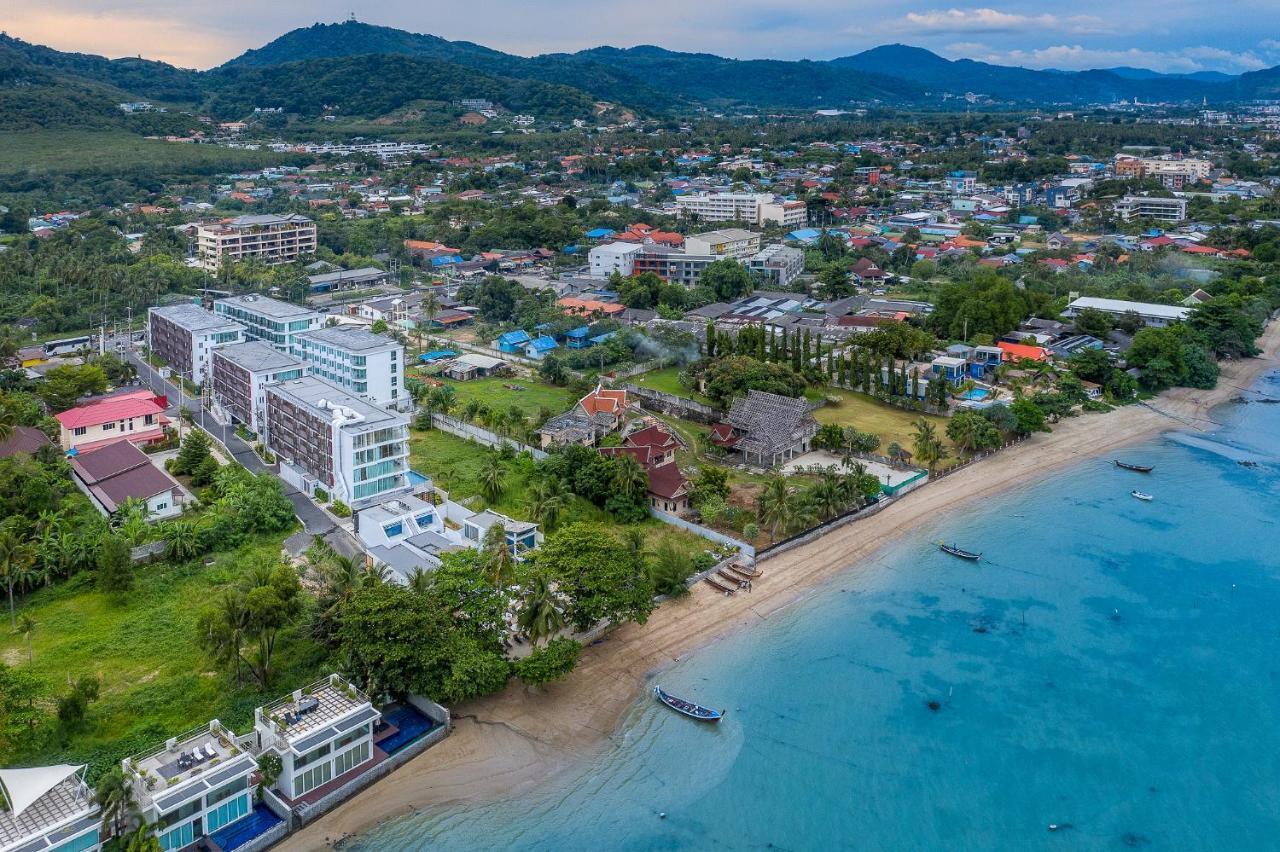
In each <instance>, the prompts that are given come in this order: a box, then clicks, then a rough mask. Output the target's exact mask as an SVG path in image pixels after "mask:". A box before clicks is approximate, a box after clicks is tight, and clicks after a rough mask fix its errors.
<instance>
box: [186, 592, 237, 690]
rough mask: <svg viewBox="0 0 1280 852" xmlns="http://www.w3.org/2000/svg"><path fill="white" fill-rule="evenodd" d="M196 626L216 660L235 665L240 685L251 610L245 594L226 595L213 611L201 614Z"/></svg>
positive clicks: (203, 642) (205, 645)
mask: <svg viewBox="0 0 1280 852" xmlns="http://www.w3.org/2000/svg"><path fill="white" fill-rule="evenodd" d="M196 626H197V628H198V630H199V635H200V641H201V643H202V644H203V645H204V647H205V650H207V651H208V652H209V653H210V654H211V655H212V656H213V657H214V659H216V660H218V661H219V662H221V663H230V662H235V664H236V683H237V684H239V683H240V681H241V664H242V663H243V662H244V655H243V653H242V649H243V648H244V643H245V641H246V640H247V639H248V636H249V611H248V609H247V608H246V607H245V601H244V594H243V593H242V592H240V591H238V590H235V589H230V590H227V591H225V592H223V593H222V597H221V598H219V599H218V601H217V603H216V605H215V606H214V607H213V608H212V609H209V610H205V611H204V612H203V613H201V615H200V618H199V620H198V621H197V622H196Z"/></svg>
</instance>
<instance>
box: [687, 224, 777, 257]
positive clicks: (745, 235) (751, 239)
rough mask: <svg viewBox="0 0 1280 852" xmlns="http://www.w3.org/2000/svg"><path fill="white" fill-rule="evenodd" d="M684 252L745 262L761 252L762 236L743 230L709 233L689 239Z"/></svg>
mask: <svg viewBox="0 0 1280 852" xmlns="http://www.w3.org/2000/svg"><path fill="white" fill-rule="evenodd" d="M684 250H685V251H687V252H688V253H689V254H694V255H698V254H707V255H711V256H712V257H714V258H716V259H717V260H718V259H720V258H723V257H731V258H734V259H735V260H744V259H746V258H748V257H751V255H753V254H755V253H756V252H758V251H760V235H759V234H757V233H755V232H754V231H744V230H743V229H741V228H724V229H722V230H719V231H707V232H706V233H704V234H694V235H692V236H690V237H687V238H686V239H685V241H684Z"/></svg>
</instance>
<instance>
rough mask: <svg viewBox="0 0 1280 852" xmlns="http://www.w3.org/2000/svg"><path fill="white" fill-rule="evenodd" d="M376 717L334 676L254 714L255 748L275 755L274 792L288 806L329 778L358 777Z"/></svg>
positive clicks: (369, 756)
mask: <svg viewBox="0 0 1280 852" xmlns="http://www.w3.org/2000/svg"><path fill="white" fill-rule="evenodd" d="M381 717H382V714H381V713H379V712H378V711H377V710H375V709H374V707H373V704H372V703H371V702H370V701H369V696H367V695H365V694H364V693H363V692H361V691H360V690H358V689H356V688H355V686H353V685H352V684H350V683H348V682H347V681H346V680H344V679H343V678H342V677H341V676H339V675H336V674H334V675H330V676H329V677H327V678H325V679H324V680H321V681H318V682H317V683H313V684H311V685H310V686H307V687H304V688H302V689H299V690H296V691H295V692H294V693H293V694H292V695H290V696H289V697H288V698H285V699H282V700H280V701H277V702H275V703H274V704H269V705H267V706H265V707H259V708H258V709H257V710H255V711H254V718H253V730H254V735H255V736H256V737H257V740H258V746H259V748H261V749H262V750H264V751H266V750H271V751H274V752H276V753H277V754H279V755H280V763H281V770H280V776H279V777H278V778H277V779H276V782H275V785H274V789H275V790H276V791H277V792H278V793H279V794H280V796H281V797H282V798H283V799H284V800H285V801H286V802H287V803H288V804H289V805H291V806H293V805H296V804H298V800H299V799H301V798H302V797H303V796H305V795H306V794H308V793H310V792H311V791H312V790H314V789H316V788H317V787H320V786H321V785H323V784H327V783H329V782H330V781H332V780H334V779H335V778H342V777H343V776H347V777H348V778H350V777H352V776H355V775H358V774H359V772H358V771H356V770H359V769H363V768H367V767H365V764H367V763H368V762H369V761H370V760H372V759H373V758H374V753H373V749H374V746H373V726H374V725H375V724H377V722H378V720H379V719H380V718H381Z"/></svg>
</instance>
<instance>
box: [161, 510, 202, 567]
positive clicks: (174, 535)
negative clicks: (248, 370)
mask: <svg viewBox="0 0 1280 852" xmlns="http://www.w3.org/2000/svg"><path fill="white" fill-rule="evenodd" d="M162 536H163V538H164V555H165V556H166V557H167V558H169V559H173V560H175V561H178V562H186V561H187V560H188V559H192V558H194V557H195V556H196V554H198V553H199V552H200V528H199V527H198V526H196V522H195V521H183V520H176V521H170V522H169V523H167V524H165V525H164V532H163V534H162Z"/></svg>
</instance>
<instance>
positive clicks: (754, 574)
mask: <svg viewBox="0 0 1280 852" xmlns="http://www.w3.org/2000/svg"><path fill="white" fill-rule="evenodd" d="M729 570H730V571H732V572H733V573H735V574H741V575H742V576H743V577H744V578H745V579H748V580H755V579H756V578H758V577H759V576H760V575H761V574H763V573H764V572H763V571H761V570H760V569H759V568H748V567H747V566H746V565H743V564H742V563H741V562H735V563H733V564H732V565H730V566H729Z"/></svg>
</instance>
